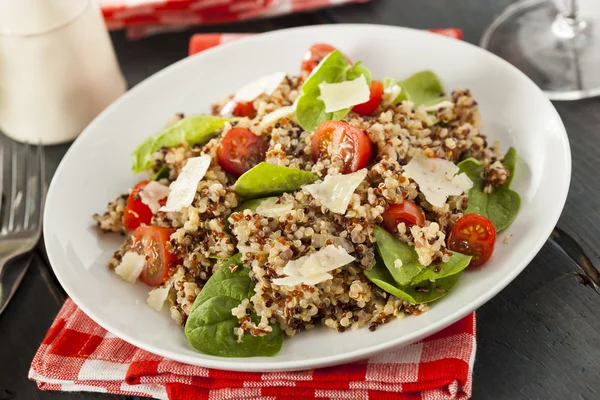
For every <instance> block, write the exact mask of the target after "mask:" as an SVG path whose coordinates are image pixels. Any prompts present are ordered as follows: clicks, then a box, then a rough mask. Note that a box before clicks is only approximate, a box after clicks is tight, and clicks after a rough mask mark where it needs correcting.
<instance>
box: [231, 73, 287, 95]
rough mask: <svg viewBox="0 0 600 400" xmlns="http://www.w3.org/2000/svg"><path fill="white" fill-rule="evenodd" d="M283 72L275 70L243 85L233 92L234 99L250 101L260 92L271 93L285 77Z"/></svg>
mask: <svg viewBox="0 0 600 400" xmlns="http://www.w3.org/2000/svg"><path fill="white" fill-rule="evenodd" d="M285 75H286V74H285V72H276V73H274V74H271V75H267V76H263V77H261V78H258V79H257V80H255V81H252V82H250V83H248V84H247V85H245V86H243V87H242V88H241V89H240V90H238V91H237V92H236V93H235V96H234V97H233V98H234V100H235V101H252V100H254V99H256V98H257V97H258V96H260V95H261V94H263V93H265V94H267V95H272V94H273V92H274V91H275V90H276V89H277V88H278V87H279V85H280V84H281V82H283V80H284V79H285Z"/></svg>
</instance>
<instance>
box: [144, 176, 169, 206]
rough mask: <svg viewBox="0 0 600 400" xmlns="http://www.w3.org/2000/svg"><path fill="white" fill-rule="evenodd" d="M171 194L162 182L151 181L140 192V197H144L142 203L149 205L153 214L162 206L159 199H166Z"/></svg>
mask: <svg viewBox="0 0 600 400" xmlns="http://www.w3.org/2000/svg"><path fill="white" fill-rule="evenodd" d="M168 195H169V188H168V187H167V186H165V185H163V184H161V183H158V182H156V181H150V182H148V184H147V185H146V186H144V189H142V191H141V192H140V198H141V199H142V203H144V204H145V205H147V206H148V207H149V208H150V210H152V214H156V212H157V211H158V210H159V208H160V204H158V202H159V200H162V199H164V198H165V197H167V196H168Z"/></svg>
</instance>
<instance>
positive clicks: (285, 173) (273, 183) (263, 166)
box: [235, 162, 319, 199]
mask: <svg viewBox="0 0 600 400" xmlns="http://www.w3.org/2000/svg"><path fill="white" fill-rule="evenodd" d="M318 179H319V176H318V175H316V174H313V173H312V172H309V171H303V170H301V169H296V168H290V167H281V166H278V165H272V164H267V163H265V162H262V163H260V164H258V165H257V166H255V167H254V168H252V169H250V170H249V171H247V172H246V173H245V174H244V175H242V176H240V177H239V178H238V180H237V182H236V184H235V192H236V193H237V194H239V195H240V196H242V197H245V198H247V199H256V198H259V197H268V196H276V195H280V194H282V193H285V192H293V191H295V190H298V189H300V188H301V187H302V186H304V185H308V184H309V183H313V182H315V181H316V180H318Z"/></svg>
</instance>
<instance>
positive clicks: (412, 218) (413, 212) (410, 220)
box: [383, 200, 425, 233]
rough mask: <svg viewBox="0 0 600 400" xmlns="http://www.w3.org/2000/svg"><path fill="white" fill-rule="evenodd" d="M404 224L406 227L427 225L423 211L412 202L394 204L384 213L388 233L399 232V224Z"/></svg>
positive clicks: (405, 201) (384, 223)
mask: <svg viewBox="0 0 600 400" xmlns="http://www.w3.org/2000/svg"><path fill="white" fill-rule="evenodd" d="M400 222H404V223H405V224H406V227H410V226H411V225H418V226H423V225H425V214H424V213H423V210H421V208H420V207H419V206H418V205H416V204H415V203H413V202H412V201H410V200H404V201H403V202H402V203H400V204H392V205H391V206H389V207H388V209H387V210H385V212H384V213H383V225H384V226H385V229H386V230H387V231H388V232H391V233H395V232H398V224H399V223H400Z"/></svg>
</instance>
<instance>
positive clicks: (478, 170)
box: [458, 147, 521, 232]
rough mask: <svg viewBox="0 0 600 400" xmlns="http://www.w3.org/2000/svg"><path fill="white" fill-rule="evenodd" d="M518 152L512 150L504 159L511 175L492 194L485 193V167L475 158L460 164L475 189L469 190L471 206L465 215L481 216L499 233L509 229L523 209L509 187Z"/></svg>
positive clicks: (519, 198) (459, 166)
mask: <svg viewBox="0 0 600 400" xmlns="http://www.w3.org/2000/svg"><path fill="white" fill-rule="evenodd" d="M516 161H517V152H516V150H515V149H514V148H512V147H511V148H510V149H509V150H508V152H507V153H506V155H505V158H504V167H505V168H506V169H507V170H508V171H509V173H510V175H509V178H508V179H507V181H506V182H505V183H504V184H503V185H502V186H498V187H496V188H494V191H493V192H492V193H484V191H483V186H484V182H483V178H482V174H483V166H482V165H481V163H480V162H479V161H478V160H476V159H474V158H467V159H466V160H463V161H461V162H460V163H458V168H459V170H460V172H464V173H466V174H467V176H468V177H469V178H470V179H471V180H472V181H473V187H472V188H471V190H469V205H468V206H467V209H466V210H465V214H471V213H475V214H479V215H482V216H484V217H486V218H488V219H489V220H490V221H492V223H493V224H494V227H495V228H496V231H497V232H501V231H503V230H504V229H506V228H508V226H509V225H510V224H512V222H513V221H514V220H515V218H516V217H517V214H518V213H519V209H520V208H521V197H519V194H518V193H517V192H515V191H513V190H510V188H509V186H510V183H511V182H512V179H513V177H514V174H515V166H516Z"/></svg>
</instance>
